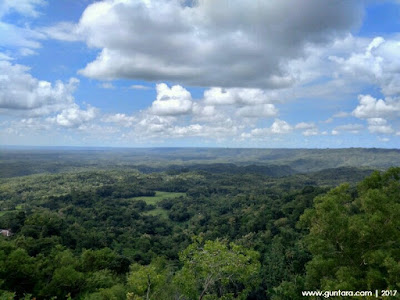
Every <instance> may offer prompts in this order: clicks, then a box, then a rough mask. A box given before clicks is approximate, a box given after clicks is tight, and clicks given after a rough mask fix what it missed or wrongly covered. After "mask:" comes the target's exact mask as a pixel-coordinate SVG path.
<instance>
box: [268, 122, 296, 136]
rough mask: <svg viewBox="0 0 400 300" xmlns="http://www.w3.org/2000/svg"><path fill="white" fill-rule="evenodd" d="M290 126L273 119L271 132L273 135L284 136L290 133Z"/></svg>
mask: <svg viewBox="0 0 400 300" xmlns="http://www.w3.org/2000/svg"><path fill="white" fill-rule="evenodd" d="M292 129H293V128H292V126H290V125H289V124H288V123H287V122H286V121H283V120H279V119H275V121H274V123H272V125H271V128H270V130H271V132H272V133H274V134H286V133H289V132H291V131H292Z"/></svg>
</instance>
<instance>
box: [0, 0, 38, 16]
mask: <svg viewBox="0 0 400 300" xmlns="http://www.w3.org/2000/svg"><path fill="white" fill-rule="evenodd" d="M44 5H46V1H45V0H2V1H1V2H0V18H1V17H2V16H4V15H6V14H8V13H12V12H16V13H18V14H21V15H24V16H28V17H37V16H39V12H38V11H37V9H36V8H37V7H38V6H44Z"/></svg>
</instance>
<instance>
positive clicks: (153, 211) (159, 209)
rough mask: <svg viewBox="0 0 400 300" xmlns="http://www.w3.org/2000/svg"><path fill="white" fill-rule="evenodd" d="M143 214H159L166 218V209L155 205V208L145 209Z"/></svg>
mask: <svg viewBox="0 0 400 300" xmlns="http://www.w3.org/2000/svg"><path fill="white" fill-rule="evenodd" d="M143 214H144V215H146V216H160V217H163V218H168V213H167V210H165V209H163V208H161V207H157V208H155V209H152V210H149V211H146V212H144V213H143Z"/></svg>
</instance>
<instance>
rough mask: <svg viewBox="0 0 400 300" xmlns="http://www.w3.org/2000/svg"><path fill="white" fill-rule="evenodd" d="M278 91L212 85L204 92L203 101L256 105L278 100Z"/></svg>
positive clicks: (210, 103)
mask: <svg viewBox="0 0 400 300" xmlns="http://www.w3.org/2000/svg"><path fill="white" fill-rule="evenodd" d="M278 97H279V96H278V93H277V92H275V91H264V90H261V89H248V88H226V89H224V88H221V87H213V88H210V89H208V90H206V91H205V92H204V102H205V103H206V104H209V105H231V104H237V105H256V104H268V103H271V102H277V101H278V99H279V98H278Z"/></svg>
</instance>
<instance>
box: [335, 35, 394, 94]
mask: <svg viewBox="0 0 400 300" xmlns="http://www.w3.org/2000/svg"><path fill="white" fill-rule="evenodd" d="M399 52H400V41H399V37H398V36H394V37H393V38H391V39H388V40H385V39H384V38H382V37H375V38H373V39H372V40H370V42H369V44H367V45H366V46H364V49H356V50H355V51H353V52H352V53H351V55H349V56H348V57H343V56H341V57H338V56H334V55H333V56H331V57H330V58H331V60H333V61H335V62H336V63H337V64H338V66H339V68H340V70H341V72H343V73H344V74H347V75H350V76H351V77H353V78H356V79H358V80H364V81H366V82H368V83H371V84H377V85H378V86H380V88H381V90H382V93H383V94H384V95H385V96H393V95H396V94H399V93H400V87H399V84H400V62H399V60H398V53H399Z"/></svg>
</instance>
